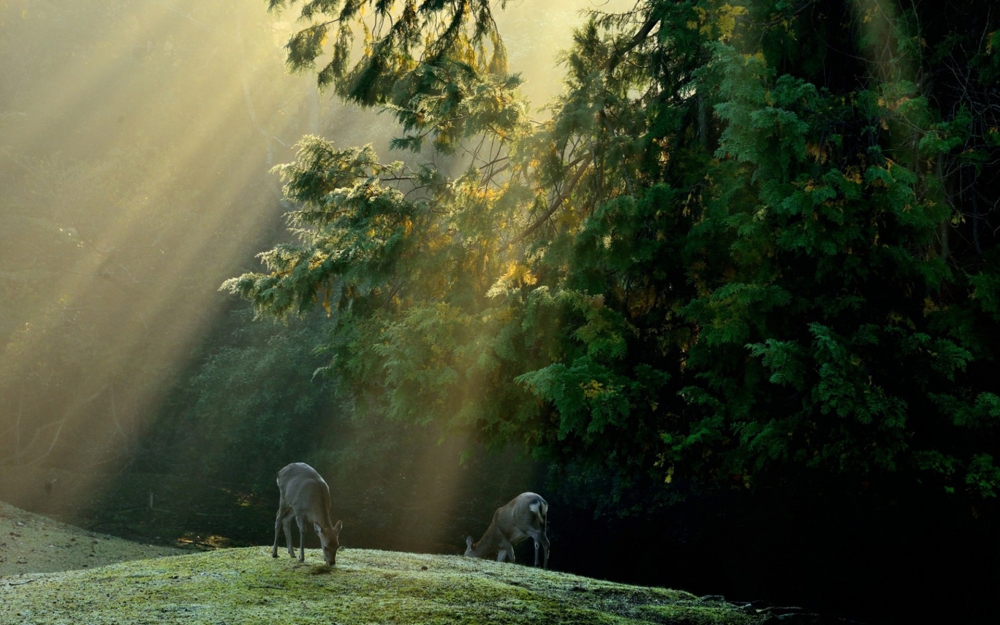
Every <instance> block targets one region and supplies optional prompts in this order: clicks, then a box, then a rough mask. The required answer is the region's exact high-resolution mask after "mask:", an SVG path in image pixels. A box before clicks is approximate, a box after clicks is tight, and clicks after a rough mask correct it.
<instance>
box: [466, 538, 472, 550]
mask: <svg viewBox="0 0 1000 625" xmlns="http://www.w3.org/2000/svg"><path fill="white" fill-rule="evenodd" d="M465 545H466V546H467V547H468V548H469V549H472V536H466V537H465Z"/></svg>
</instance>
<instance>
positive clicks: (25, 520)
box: [0, 501, 191, 576]
mask: <svg viewBox="0 0 1000 625" xmlns="http://www.w3.org/2000/svg"><path fill="white" fill-rule="evenodd" d="M185 553H191V552H190V551H189V550H184V549H179V548H175V547H164V546H159V545H144V544H141V543H137V542H132V541H128V540H123V539H121V538H116V537H114V536H108V535H107V534H98V533H95V532H90V531H87V530H85V529H81V528H79V527H74V526H72V525H67V524H65V523H60V522H58V521H53V520H52V519H49V518H46V517H43V516H40V515H37V514H34V513H31V512H27V511H25V510H21V509H20V508H15V507H14V506H11V505H9V504H7V503H4V502H2V501H0V576H8V575H18V574H22V573H51V572H54V571H69V570H74V569H87V568H94V567H98V566H104V565H105V564H113V563H116V562H125V561H128V560H142V559H145V558H156V557H161V556H172V555H179V554H185Z"/></svg>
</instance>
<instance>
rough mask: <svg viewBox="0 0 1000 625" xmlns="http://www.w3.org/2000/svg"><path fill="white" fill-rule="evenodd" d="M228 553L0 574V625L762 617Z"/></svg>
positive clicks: (364, 560)
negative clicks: (52, 571) (68, 569)
mask: <svg viewBox="0 0 1000 625" xmlns="http://www.w3.org/2000/svg"><path fill="white" fill-rule="evenodd" d="M316 553H318V552H313V554H312V555H311V557H310V554H309V553H308V552H307V554H306V555H307V560H306V562H305V564H300V563H299V562H298V561H297V560H293V559H291V558H288V557H287V555H283V557H281V558H279V559H277V560H274V559H272V558H271V554H270V548H266V547H250V548H245V549H224V550H220V551H215V552H210V553H200V554H193V555H183V556H173V557H165V558H156V559H150V560H139V561H134V562H123V563H120V564H113V565H110V566H106V567H103V568H100V569H93V570H87V571H66V572H62V573H45V574H32V575H21V576H7V577H0V623H22V622H27V623H37V624H38V625H48V624H57V623H58V624H62V623H65V624H72V625H83V624H101V623H185V624H188V623H192V624H193V623H262V624H263V623H267V624H271V623H283V624H295V623H303V624H304V623H345V624H346V623H350V624H352V625H353V624H365V623H400V624H406V625H410V624H415V623H435V624H452V623H455V624H473V623H475V624H480V623H482V624H489V625H499V624H500V623H503V624H505V625H506V624H510V625H520V624H522V623H539V624H541V623H544V624H552V623H565V624H572V623H580V624H584V623H587V624H590V623H608V624H622V625H624V624H632V623H676V624H680V623H685V624H688V625H695V624H698V625H701V624H705V625H709V624H715V623H719V624H721V623H726V624H746V625H751V624H754V623H759V622H761V620H762V619H761V618H759V617H753V616H750V615H747V614H744V613H742V612H740V611H739V610H738V609H736V608H734V607H732V606H730V605H728V604H725V603H702V602H700V601H698V599H697V598H696V597H695V596H693V595H691V594H689V593H686V592H681V591H676V590H667V589H663V588H646V587H640V586H629V585H626V584H615V583H612V582H604V581H599V580H594V579H589V578H586V577H579V576H576V575H569V574H566V573H557V572H554V571H541V570H537V569H533V568H529V567H526V566H519V565H512V564H503V563H498V562H492V561H486V560H472V559H468V558H463V557H460V556H434V555H419V554H410V553H396V552H384V551H372V550H364V549H347V550H342V551H341V553H340V554H339V555H338V556H337V566H336V567H335V568H333V569H332V570H330V569H329V568H328V567H326V566H325V565H323V564H322V563H321V561H320V560H319V559H318V556H317V555H316Z"/></svg>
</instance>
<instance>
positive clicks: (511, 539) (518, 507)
mask: <svg viewBox="0 0 1000 625" xmlns="http://www.w3.org/2000/svg"><path fill="white" fill-rule="evenodd" d="M548 514H549V504H548V503H546V502H545V500H544V499H542V497H541V496H540V495H536V494H535V493H521V494H520V495H518V496H517V497H514V498H513V499H511V500H510V502H508V503H507V504H506V505H504V506H502V507H500V508H497V510H496V512H494V513H493V522H492V523H490V526H489V527H488V528H486V533H485V534H483V537H482V538H480V539H479V542H476V543H473V542H472V536H468V537H466V539H465V545H466V549H465V555H466V556H467V557H470V558H489V557H492V556H493V554H494V553H496V554H497V562H504V561H509V562H514V545H517V544H518V543H520V542H521V541H523V540H524V539H525V538H528V537H530V538H531V539H532V540H534V541H535V566H536V567H537V566H538V549H539V547H541V549H542V550H543V551H544V559H543V566H544V568H546V569H547V568H549V537H548V536H546V535H545V528H546V527H547V518H548Z"/></svg>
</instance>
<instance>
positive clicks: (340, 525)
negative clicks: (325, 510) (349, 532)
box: [333, 521, 344, 535]
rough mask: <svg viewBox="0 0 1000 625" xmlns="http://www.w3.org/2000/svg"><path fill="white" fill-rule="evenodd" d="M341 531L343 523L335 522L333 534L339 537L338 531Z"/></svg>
mask: <svg viewBox="0 0 1000 625" xmlns="http://www.w3.org/2000/svg"><path fill="white" fill-rule="evenodd" d="M342 529H344V522H343V521H337V524H336V525H334V526H333V533H334V534H338V535H339V534H340V530H342Z"/></svg>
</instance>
